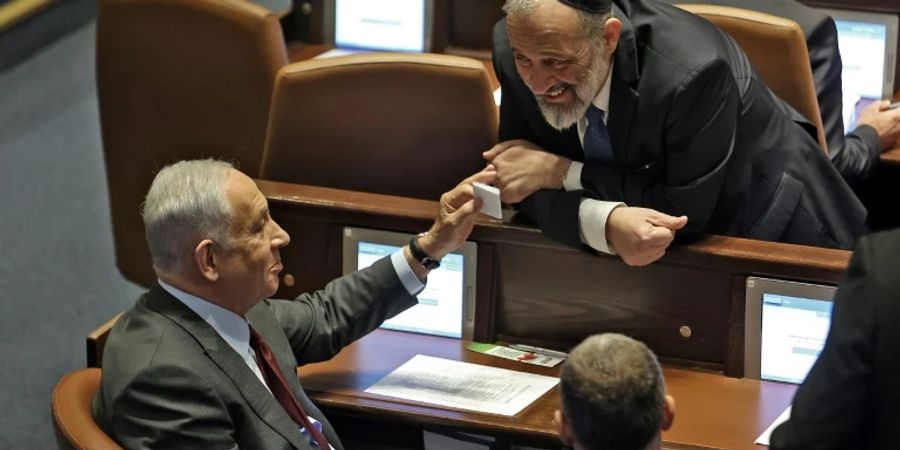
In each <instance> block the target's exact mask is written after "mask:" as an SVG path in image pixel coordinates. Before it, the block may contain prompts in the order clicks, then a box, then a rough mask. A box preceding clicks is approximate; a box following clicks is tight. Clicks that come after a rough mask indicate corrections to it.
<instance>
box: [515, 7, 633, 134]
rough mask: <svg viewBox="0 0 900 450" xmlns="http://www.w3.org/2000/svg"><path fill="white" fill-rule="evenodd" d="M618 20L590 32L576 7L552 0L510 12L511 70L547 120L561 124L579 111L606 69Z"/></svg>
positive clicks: (595, 91) (561, 126)
mask: <svg viewBox="0 0 900 450" xmlns="http://www.w3.org/2000/svg"><path fill="white" fill-rule="evenodd" d="M619 25H620V23H619V21H618V20H616V19H608V20H607V21H606V22H605V24H604V25H603V27H602V29H601V27H599V26H598V27H595V28H597V29H598V31H597V33H600V34H601V35H602V36H600V37H597V36H591V33H592V32H591V31H589V30H586V29H585V28H586V27H585V26H584V23H583V21H582V19H581V17H580V15H579V12H578V11H576V10H575V9H573V8H570V7H568V6H565V5H564V4H562V3H560V2H558V1H555V0H554V1H544V2H540V3H539V4H538V5H536V8H535V10H534V11H533V12H532V13H531V14H510V15H509V17H508V19H507V34H508V36H509V43H510V47H511V48H512V51H513V56H514V58H515V63H516V70H517V71H518V72H519V75H520V76H521V77H522V80H523V81H524V82H525V84H526V85H527V86H528V88H529V89H530V90H531V92H532V93H533V94H534V97H535V100H536V101H537V103H538V106H539V107H540V109H541V113H542V114H543V116H544V119H545V120H546V121H547V123H548V124H550V126H552V127H554V128H556V129H558V130H563V129H566V128H569V127H571V126H572V125H574V124H575V122H577V121H578V119H579V118H581V117H582V116H584V113H585V112H586V111H587V108H588V106H590V104H591V101H592V100H593V99H594V97H596V96H597V94H598V93H599V92H600V89H601V88H602V87H603V84H604V82H605V81H606V78H607V77H608V75H609V72H610V70H609V69H610V61H611V58H612V53H613V52H614V51H615V47H616V44H617V42H618V35H619ZM587 28H589V29H590V28H592V27H587ZM600 38H602V42H601V39H600Z"/></svg>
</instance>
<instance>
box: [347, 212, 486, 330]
mask: <svg viewBox="0 0 900 450" xmlns="http://www.w3.org/2000/svg"><path fill="white" fill-rule="evenodd" d="M411 238H412V235H408V234H404V233H394V232H388V231H380V230H367V229H361V228H350V227H348V228H345V229H344V258H345V259H344V273H348V272H351V271H353V270H359V269H364V268H366V267H369V266H370V265H372V264H373V263H374V262H375V261H377V260H379V259H381V258H384V257H386V256H389V255H391V254H392V253H394V252H396V251H397V250H399V249H401V248H402V247H403V245H404V244H405V243H406V242H408V241H409V240H410V239H411ZM475 257H476V246H475V244H474V243H472V242H467V243H465V244H464V245H463V247H462V248H460V249H459V250H458V251H456V252H453V253H449V254H447V255H446V256H444V258H443V259H441V265H440V267H438V268H437V269H434V270H432V271H431V272H430V273H429V274H428V282H427V283H426V285H425V289H424V290H423V291H422V292H420V293H419V295H418V296H417V298H418V300H419V303H418V304H417V305H415V306H413V307H412V308H409V309H407V310H406V311H404V312H402V313H400V314H398V315H397V316H395V317H393V318H391V319H388V320H387V321H385V322H384V324H382V326H381V327H382V328H386V329H390V330H399V331H409V332H414V333H424V334H431V335H435V336H446V337H454V338H466V339H471V338H472V331H473V329H474V311H475V297H474V293H475Z"/></svg>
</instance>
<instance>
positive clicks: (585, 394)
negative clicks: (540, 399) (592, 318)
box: [560, 333, 666, 450]
mask: <svg viewBox="0 0 900 450" xmlns="http://www.w3.org/2000/svg"><path fill="white" fill-rule="evenodd" d="M560 378H561V380H560V397H561V398H562V407H563V411H565V413H566V417H568V419H569V422H571V425H572V431H573V432H574V434H575V439H576V440H577V441H578V443H579V444H581V445H582V446H584V447H585V448H588V449H590V450H601V449H603V450H640V449H643V448H644V447H646V445H647V444H648V443H649V442H650V440H651V439H652V438H653V437H654V436H656V434H657V433H659V431H660V428H661V425H662V412H663V404H664V402H665V389H666V388H665V382H664V381H663V377H662V371H661V370H660V368H659V363H658V362H657V361H656V357H655V356H654V355H653V352H651V351H650V349H649V348H647V346H646V345H644V344H643V343H641V342H639V341H636V340H634V339H631V338H629V337H627V336H623V335H621V334H614V333H607V334H601V335H596V336H591V337H589V338H587V339H585V341H584V342H582V343H581V344H579V345H578V346H577V347H575V349H574V350H572V353H571V354H570V355H569V358H568V361H566V364H565V366H563V369H562V375H561V376H560Z"/></svg>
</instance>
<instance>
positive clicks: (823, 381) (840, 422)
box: [770, 231, 900, 450]
mask: <svg viewBox="0 0 900 450" xmlns="http://www.w3.org/2000/svg"><path fill="white" fill-rule="evenodd" d="M898 261H900V231H888V232H884V233H877V234H872V235H870V236H867V237H864V238H862V239H860V240H859V244H858V245H857V247H856V252H855V253H854V254H853V258H852V260H851V261H850V267H849V269H847V272H846V273H845V275H844V280H843V282H842V283H841V286H840V288H839V289H838V292H837V295H836V296H835V299H834V310H833V312H832V316H831V317H832V318H831V329H830V330H829V332H828V339H827V340H826V341H825V347H824V348H823V349H822V353H821V354H820V355H819V359H818V360H817V361H816V363H815V365H813V368H812V370H811V371H810V372H809V375H807V377H806V381H804V383H803V385H802V386H800V389H799V390H798V391H797V395H796V396H795V397H794V406H793V409H792V410H791V418H790V420H788V421H787V422H785V423H784V424H782V425H781V426H779V427H778V428H776V429H775V431H774V432H773V433H772V436H771V440H770V442H771V447H770V448H772V449H773V450H799V449H816V450H824V449H848V450H849V449H853V450H858V449H873V450H874V449H898V448H900V412H898V410H897V405H898V404H900V377H898V375H897V374H898V373H900V326H898V322H900V276H898V274H897V262H898Z"/></svg>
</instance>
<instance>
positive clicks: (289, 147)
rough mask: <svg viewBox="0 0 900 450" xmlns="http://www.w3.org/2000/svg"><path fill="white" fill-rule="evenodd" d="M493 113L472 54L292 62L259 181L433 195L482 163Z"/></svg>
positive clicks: (276, 98)
mask: <svg viewBox="0 0 900 450" xmlns="http://www.w3.org/2000/svg"><path fill="white" fill-rule="evenodd" d="M497 119H498V115H497V107H496V104H495V103H494V99H493V95H492V91H491V87H490V81H489V78H488V74H487V71H486V70H485V68H484V64H482V63H481V62H479V61H476V60H473V59H469V58H463V57H459V56H449V55H436V54H390V53H383V54H376V53H372V54H360V55H352V56H346V57H338V58H328V59H319V60H310V61H304V62H299V63H293V64H291V65H288V66H286V67H284V68H283V69H281V70H280V71H279V72H278V77H277V80H276V82H275V91H274V93H273V95H272V108H271V112H270V114H269V130H268V136H267V138H266V151H265V154H264V157H263V169H262V174H261V178H264V179H269V180H275V181H284V182H293V183H302V184H309V185H316V186H325V187H332V188H341V189H349V190H355V191H365V192H374V193H381V194H390V195H398V196H404V197H414V198H424V199H431V200H435V199H438V198H439V197H440V195H441V193H443V192H445V191H447V190H449V189H450V188H452V187H453V186H455V185H456V184H457V183H459V181H461V180H462V179H463V178H465V177H466V176H468V175H471V174H473V173H475V172H477V171H479V170H481V169H482V168H483V167H484V166H485V161H484V159H483V158H482V156H481V153H482V152H483V151H485V150H487V149H489V148H490V147H491V146H493V145H494V144H495V143H496V139H497V137H496V136H497Z"/></svg>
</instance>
